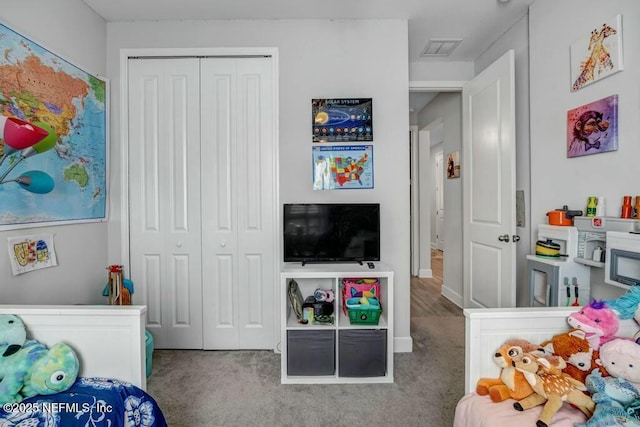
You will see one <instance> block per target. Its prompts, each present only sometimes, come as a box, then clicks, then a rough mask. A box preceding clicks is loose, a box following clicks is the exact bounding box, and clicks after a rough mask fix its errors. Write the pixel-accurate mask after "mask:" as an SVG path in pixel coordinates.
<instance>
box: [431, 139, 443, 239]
mask: <svg viewBox="0 0 640 427" xmlns="http://www.w3.org/2000/svg"><path fill="white" fill-rule="evenodd" d="M443 146H444V144H443V143H442V142H439V143H435V144H433V145H431V160H430V163H429V164H430V165H431V182H432V183H433V185H432V186H431V209H430V214H431V227H430V228H431V239H430V242H431V246H432V247H436V245H437V243H438V242H437V240H438V238H437V236H436V234H437V231H438V227H437V225H436V221H437V220H438V216H437V215H436V211H437V207H438V192H437V191H436V183H437V179H438V177H437V176H436V155H437V154H438V153H443V150H444V148H443ZM443 155H444V154H443ZM443 160H444V159H443ZM443 170H444V168H443ZM445 179H446V178H445ZM443 183H444V181H443ZM445 214H446V212H445Z"/></svg>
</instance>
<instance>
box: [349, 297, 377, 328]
mask: <svg viewBox="0 0 640 427" xmlns="http://www.w3.org/2000/svg"><path fill="white" fill-rule="evenodd" d="M368 300H369V302H370V304H360V298H349V299H348V300H347V312H348V313H349V323H351V324H352V325H377V324H378V322H380V314H381V313H382V307H381V306H380V302H379V301H378V299H377V298H369V299H368Z"/></svg>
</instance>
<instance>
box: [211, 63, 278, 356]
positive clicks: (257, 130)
mask: <svg viewBox="0 0 640 427" xmlns="http://www.w3.org/2000/svg"><path fill="white" fill-rule="evenodd" d="M271 61H272V59H271V58H263V57H260V58H206V59H202V60H201V88H202V102H201V107H202V110H201V124H202V131H201V139H202V146H201V150H202V157H201V158H202V163H201V168H202V255H203V303H204V308H203V317H204V325H205V326H204V348H205V349H272V348H273V344H274V330H275V312H276V311H275V308H274V304H275V298H274V290H275V289H277V288H276V287H275V283H274V282H275V279H276V277H277V271H276V270H277V262H278V261H277V260H278V257H277V254H276V253H275V247H276V245H275V244H274V242H275V241H276V240H275V239H276V232H277V228H276V227H275V225H274V224H275V218H274V216H275V203H276V187H275V182H276V180H275V171H276V169H275V159H276V155H277V153H276V152H275V145H274V137H273V134H274V133H273V129H274V126H275V123H274V122H273V96H274V95H273V84H272V71H271V67H272V62H271Z"/></svg>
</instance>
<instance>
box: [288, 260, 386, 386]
mask: <svg viewBox="0 0 640 427" xmlns="http://www.w3.org/2000/svg"><path fill="white" fill-rule="evenodd" d="M374 267H375V268H373V269H372V268H370V267H369V266H367V265H366V264H364V265H359V264H357V263H353V264H307V265H305V266H304V267H303V266H302V265H300V264H297V263H296V264H293V263H285V264H284V266H283V268H282V272H281V273H280V282H281V284H280V295H281V298H280V301H281V310H280V311H281V319H280V322H281V340H280V342H281V383H282V384H331V383H392V382H393V271H392V270H391V269H390V268H389V267H388V266H386V265H384V264H382V263H379V262H376V263H375V266H374ZM345 278H360V279H373V278H375V279H378V283H379V286H380V305H381V306H382V313H381V315H380V319H379V321H378V324H377V325H370V324H351V322H350V321H349V317H348V316H346V315H345V314H344V313H343V311H342V298H343V297H342V292H341V288H340V285H341V283H342V280H343V279H345ZM291 279H293V280H295V281H296V283H297V284H298V287H299V288H300V291H301V293H302V297H303V299H304V298H306V297H307V296H309V295H313V294H314V291H315V290H316V289H322V290H329V289H330V290H332V291H333V293H334V295H335V300H334V302H333V304H334V322H333V324H318V323H309V324H302V323H300V322H299V321H298V318H297V317H296V314H295V312H294V310H293V309H292V306H291V303H290V300H289V295H288V292H287V288H288V284H289V281H290V280H291Z"/></svg>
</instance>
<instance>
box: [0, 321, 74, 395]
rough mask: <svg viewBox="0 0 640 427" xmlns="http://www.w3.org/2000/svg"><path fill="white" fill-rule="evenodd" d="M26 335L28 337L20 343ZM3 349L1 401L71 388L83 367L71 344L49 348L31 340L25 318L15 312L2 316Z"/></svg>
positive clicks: (0, 377) (0, 371)
mask: <svg viewBox="0 0 640 427" xmlns="http://www.w3.org/2000/svg"><path fill="white" fill-rule="evenodd" d="M23 331H24V333H23ZM22 336H24V337H25V339H24V341H23V342H22V343H19V342H18V339H19V338H20V337H22ZM1 349H4V352H3V356H1V357H0V404H4V403H13V402H20V401H22V400H23V399H25V398H28V397H32V396H36V395H39V394H54V393H59V392H62V391H65V390H68V389H69V388H70V387H71V386H72V385H73V383H74V382H75V381H76V378H77V376H78V372H79V370H80V363H79V362H78V357H77V356H76V353H75V351H74V350H73V349H72V348H71V347H70V346H68V345H67V344H65V343H57V344H55V345H54V346H52V347H51V348H49V349H47V347H46V346H45V345H44V344H42V343H40V342H38V341H35V340H27V339H26V328H25V326H24V323H23V321H22V319H21V318H20V317H19V316H16V315H13V314H2V315H0V350H1ZM9 349H11V351H10V350H9Z"/></svg>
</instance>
